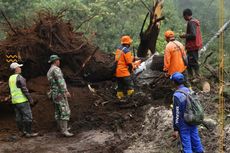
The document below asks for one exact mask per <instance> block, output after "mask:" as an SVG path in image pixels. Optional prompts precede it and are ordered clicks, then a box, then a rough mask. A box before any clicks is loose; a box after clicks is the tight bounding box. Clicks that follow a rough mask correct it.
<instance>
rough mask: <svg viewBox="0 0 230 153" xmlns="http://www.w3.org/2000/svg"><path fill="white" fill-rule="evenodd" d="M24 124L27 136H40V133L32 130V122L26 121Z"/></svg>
mask: <svg viewBox="0 0 230 153" xmlns="http://www.w3.org/2000/svg"><path fill="white" fill-rule="evenodd" d="M24 125H25V137H27V138H31V137H36V136H38V133H33V132H32V122H25V123H24Z"/></svg>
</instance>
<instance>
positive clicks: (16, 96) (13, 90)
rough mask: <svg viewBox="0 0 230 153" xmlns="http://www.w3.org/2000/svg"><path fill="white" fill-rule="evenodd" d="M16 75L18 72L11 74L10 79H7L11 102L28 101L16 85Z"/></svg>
mask: <svg viewBox="0 0 230 153" xmlns="http://www.w3.org/2000/svg"><path fill="white" fill-rule="evenodd" d="M17 76H18V74H13V75H11V76H10V79H9V86H10V94H11V100H12V104H20V103H24V102H27V101H28V99H27V98H26V96H25V95H24V94H23V92H22V90H21V89H20V88H18V87H17V85H16V82H17Z"/></svg>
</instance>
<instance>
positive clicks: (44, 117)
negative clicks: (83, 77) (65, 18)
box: [0, 77, 230, 153]
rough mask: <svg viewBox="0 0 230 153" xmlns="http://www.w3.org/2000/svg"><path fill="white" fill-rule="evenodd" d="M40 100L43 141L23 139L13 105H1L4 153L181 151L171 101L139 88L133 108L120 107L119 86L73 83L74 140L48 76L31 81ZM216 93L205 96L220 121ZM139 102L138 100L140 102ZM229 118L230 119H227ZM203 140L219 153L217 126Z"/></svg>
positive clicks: (38, 125)
mask: <svg viewBox="0 0 230 153" xmlns="http://www.w3.org/2000/svg"><path fill="white" fill-rule="evenodd" d="M28 86H29V89H30V91H31V92H32V96H33V98H34V99H35V101H36V102H37V104H36V106H34V107H33V108H32V110H33V116H34V129H35V130H36V131H38V132H39V133H40V136H39V137H36V138H31V139H26V138H22V137H20V136H19V135H18V132H17V129H16V126H15V122H14V112H13V109H12V106H11V105H9V104H4V105H2V104H1V112H0V125H1V127H0V137H1V138H0V143H1V145H0V152H1V153H122V152H125V153H139V152H142V153H143V152H144V153H176V152H179V147H178V144H179V142H178V141H173V140H172V137H171V133H172V124H171V122H172V114H171V108H170V107H169V105H170V102H167V101H165V100H166V99H167V98H161V99H158V98H156V97H157V95H155V96H154V94H150V93H148V92H145V93H144V92H142V91H141V90H139V91H138V92H137V94H136V95H135V96H134V97H131V98H130V99H128V102H129V104H127V105H124V104H123V105H122V104H117V103H116V102H117V101H116V98H115V97H114V95H115V85H114V83H113V82H101V83H95V84H91V87H92V88H93V89H95V92H91V91H90V90H89V88H88V87H87V86H85V87H76V86H71V85H70V84H69V89H70V92H71V94H72V98H71V99H70V100H69V103H70V106H71V111H72V116H71V122H70V123H71V129H72V132H73V133H75V136H74V137H72V138H64V137H62V136H61V135H60V134H58V132H57V129H56V123H55V121H54V112H53V106H52V103H51V102H50V101H49V99H48V98H47V97H46V91H47V89H48V83H47V81H46V78H45V77H39V78H35V79H32V80H30V81H29V82H28ZM215 92H216V91H214V90H212V91H211V93H200V95H201V97H202V101H203V103H204V105H205V111H206V113H207V116H209V117H210V118H212V119H214V120H216V119H217V117H216V113H217V110H218V107H217V103H216V102H217V98H216V96H215ZM136 99H138V100H136ZM226 120H228V119H226ZM229 127H230V125H229V124H227V125H226V128H225V130H226V144H225V150H226V152H229V151H230V150H229V144H230V142H229V139H228V138H227V137H229V132H230V130H229V129H230V128H229ZM200 131H201V138H202V142H203V144H204V146H205V149H206V152H207V153H215V152H218V151H217V150H218V143H217V141H218V136H217V132H218V131H217V128H215V127H214V129H213V130H210V131H209V130H207V129H206V128H205V127H203V126H201V127H200Z"/></svg>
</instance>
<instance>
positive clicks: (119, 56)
mask: <svg viewBox="0 0 230 153" xmlns="http://www.w3.org/2000/svg"><path fill="white" fill-rule="evenodd" d="M125 48H126V47H123V48H122V49H121V52H120V53H119V54H118V58H117V61H119V59H120V58H121V54H122V52H123V51H124V49H125Z"/></svg>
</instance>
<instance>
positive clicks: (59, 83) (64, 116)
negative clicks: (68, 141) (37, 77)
mask: <svg viewBox="0 0 230 153" xmlns="http://www.w3.org/2000/svg"><path fill="white" fill-rule="evenodd" d="M48 62H49V63H51V67H50V69H49V71H48V73H47V78H48V81H49V83H50V90H51V92H50V96H51V99H52V101H53V103H54V107H55V119H56V121H57V124H58V126H59V127H60V129H61V132H62V134H63V135H64V136H67V137H70V136H73V134H72V133H70V132H69V131H68V121H69V119H70V108H69V104H68V99H67V98H68V97H71V95H70V93H69V92H68V90H67V86H66V82H65V80H64V78H63V74H62V71H61V69H60V68H59V66H60V57H58V56H57V55H51V56H50V60H49V61H48Z"/></svg>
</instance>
